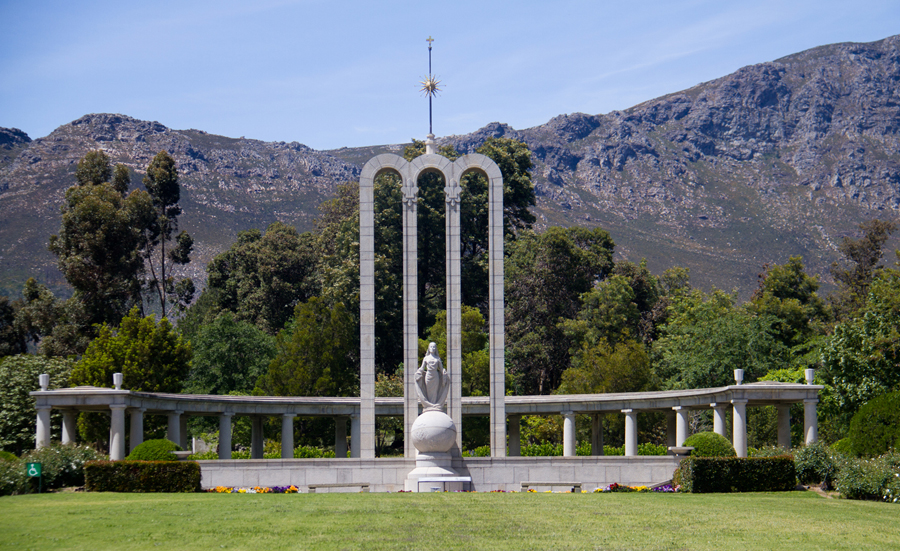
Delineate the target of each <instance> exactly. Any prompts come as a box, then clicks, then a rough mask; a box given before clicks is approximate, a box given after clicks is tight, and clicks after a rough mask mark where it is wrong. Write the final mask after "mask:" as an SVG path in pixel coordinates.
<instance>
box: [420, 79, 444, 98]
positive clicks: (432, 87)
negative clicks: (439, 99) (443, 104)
mask: <svg viewBox="0 0 900 551" xmlns="http://www.w3.org/2000/svg"><path fill="white" fill-rule="evenodd" d="M440 83H441V81H439V80H438V79H437V77H436V76H435V75H428V76H427V77H425V78H424V79H423V80H421V81H420V82H419V84H421V85H422V88H420V89H419V91H420V92H424V93H425V95H426V96H428V97H429V98H430V97H432V96H436V95H437V93H438V92H440V91H441V89H440V87H439V85H440Z"/></svg>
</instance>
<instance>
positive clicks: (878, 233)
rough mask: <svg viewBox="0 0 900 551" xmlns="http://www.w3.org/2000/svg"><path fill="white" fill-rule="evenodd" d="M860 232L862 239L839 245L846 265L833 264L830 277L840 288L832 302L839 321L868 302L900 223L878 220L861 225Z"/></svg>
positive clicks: (850, 239)
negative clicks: (890, 240)
mask: <svg viewBox="0 0 900 551" xmlns="http://www.w3.org/2000/svg"><path fill="white" fill-rule="evenodd" d="M859 230H860V231H861V232H862V237H860V238H859V239H852V238H850V237H845V238H844V239H843V240H842V241H841V244H840V245H839V246H838V251H840V253H841V254H842V255H843V257H844V261H843V263H840V264H839V263H837V262H835V263H833V264H832V265H831V275H832V276H833V277H834V280H835V282H836V283H837V285H838V289H837V291H836V292H835V293H834V294H833V295H832V296H831V297H830V299H831V303H832V307H833V308H834V313H835V317H836V318H837V319H838V321H840V320H843V319H845V318H847V317H848V316H850V315H851V314H852V313H853V312H855V311H856V310H857V309H859V308H860V307H861V306H862V305H863V304H864V303H865V301H866V295H868V293H869V284H870V283H871V282H872V279H873V278H874V277H875V274H876V272H877V271H878V270H879V269H881V268H882V267H883V266H881V265H879V262H881V259H882V257H883V256H884V251H883V248H884V244H885V243H886V242H887V240H888V238H889V237H890V236H891V234H892V233H894V231H896V230H897V223H896V222H892V221H882V220H878V219H875V220H870V221H868V222H863V223H862V224H860V225H859Z"/></svg>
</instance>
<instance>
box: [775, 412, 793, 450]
mask: <svg viewBox="0 0 900 551" xmlns="http://www.w3.org/2000/svg"><path fill="white" fill-rule="evenodd" d="M775 409H776V410H777V411H778V447H779V448H784V449H786V450H789V449H791V405H790V404H778V405H776V406H775Z"/></svg>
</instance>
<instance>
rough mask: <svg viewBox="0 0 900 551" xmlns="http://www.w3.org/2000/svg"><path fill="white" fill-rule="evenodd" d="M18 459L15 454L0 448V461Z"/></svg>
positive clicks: (15, 460)
mask: <svg viewBox="0 0 900 551" xmlns="http://www.w3.org/2000/svg"><path fill="white" fill-rule="evenodd" d="M18 460H19V458H18V457H16V454H14V453H10V452H7V451H3V450H0V461H8V462H17V461H18Z"/></svg>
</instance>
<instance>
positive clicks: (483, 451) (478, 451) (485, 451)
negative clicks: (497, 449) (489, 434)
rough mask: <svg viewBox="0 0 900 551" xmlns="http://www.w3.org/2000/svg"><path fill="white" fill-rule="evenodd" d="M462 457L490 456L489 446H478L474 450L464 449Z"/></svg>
mask: <svg viewBox="0 0 900 551" xmlns="http://www.w3.org/2000/svg"><path fill="white" fill-rule="evenodd" d="M462 456H463V457H490V456H491V447H490V446H479V447H477V448H475V449H474V450H464V451H463V452H462Z"/></svg>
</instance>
